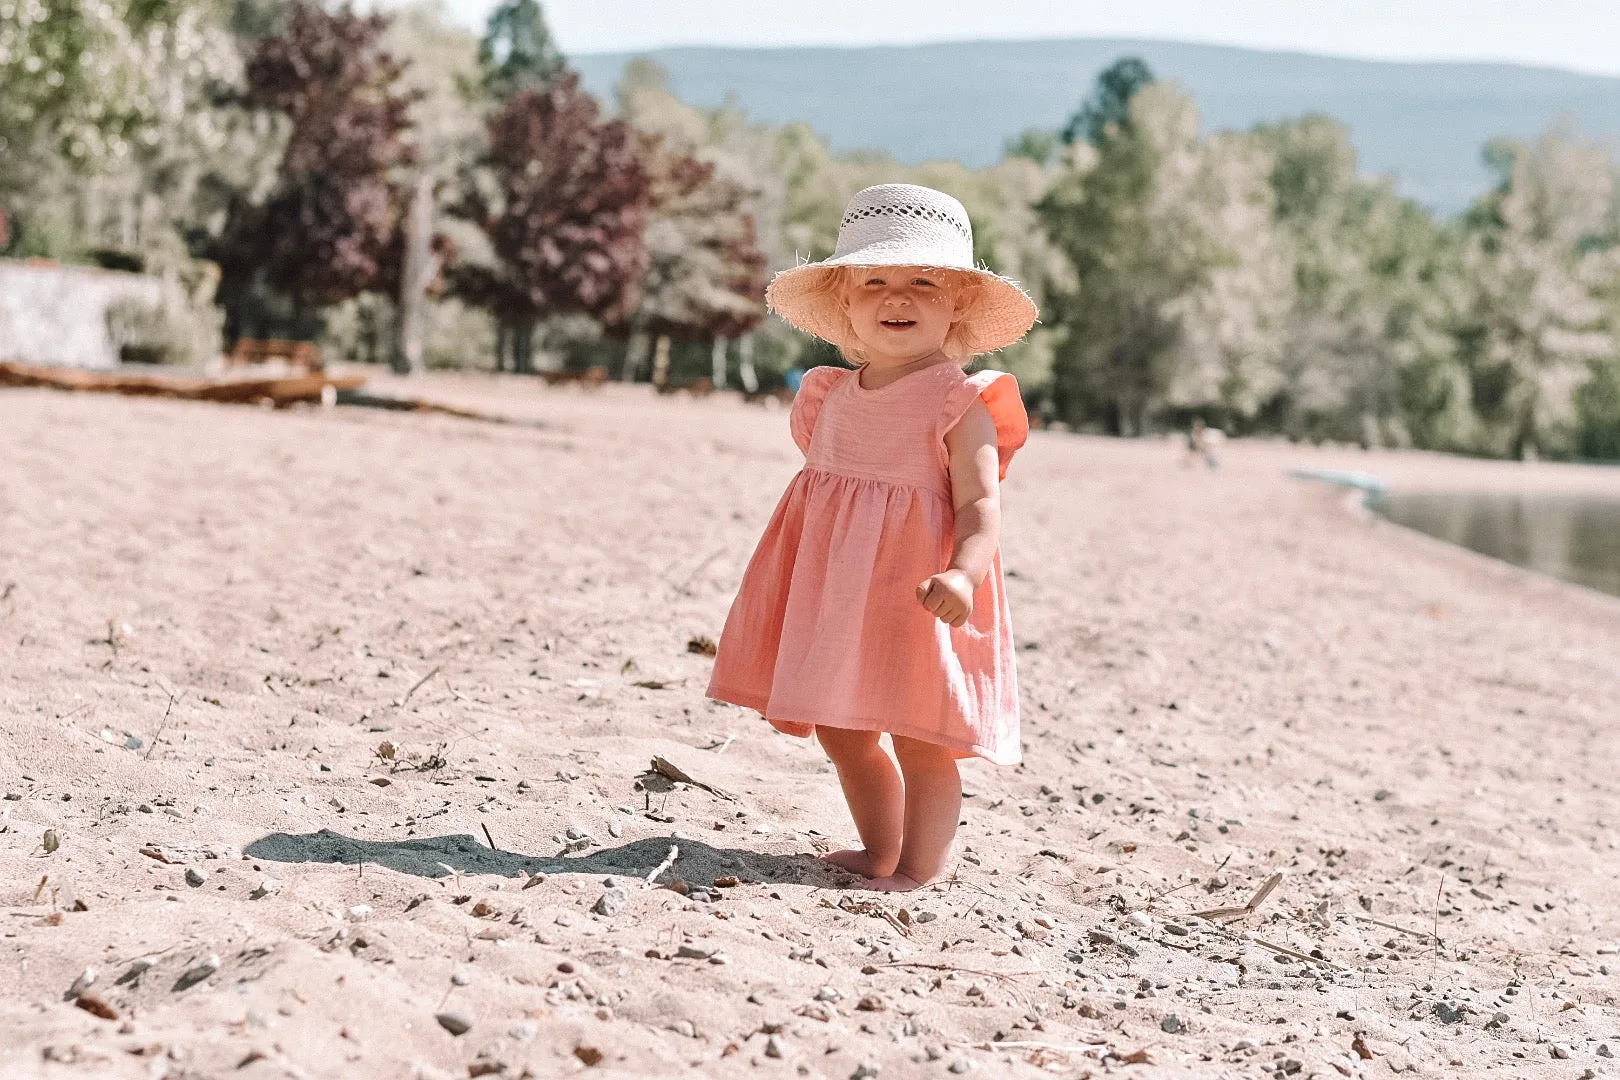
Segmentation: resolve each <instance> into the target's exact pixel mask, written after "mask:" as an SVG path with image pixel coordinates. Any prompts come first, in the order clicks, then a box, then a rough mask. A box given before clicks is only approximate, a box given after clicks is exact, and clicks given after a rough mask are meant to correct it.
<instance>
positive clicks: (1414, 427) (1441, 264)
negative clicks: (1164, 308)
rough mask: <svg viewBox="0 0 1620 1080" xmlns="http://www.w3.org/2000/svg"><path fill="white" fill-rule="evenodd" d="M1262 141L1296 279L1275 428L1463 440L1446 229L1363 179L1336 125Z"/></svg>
mask: <svg viewBox="0 0 1620 1080" xmlns="http://www.w3.org/2000/svg"><path fill="white" fill-rule="evenodd" d="M1254 137H1255V138H1256V139H1257V140H1259V142H1260V143H1261V145H1263V146H1264V147H1266V149H1267V150H1268V151H1269V152H1270V153H1271V155H1272V158H1273V161H1274V165H1273V168H1272V170H1271V187H1272V191H1273V193H1274V194H1275V198H1276V221H1277V226H1278V228H1279V229H1280V230H1281V232H1282V234H1283V236H1284V237H1285V238H1286V241H1287V243H1288V247H1289V259H1290V261H1291V263H1292V267H1291V269H1292V275H1293V290H1292V296H1293V302H1292V304H1291V305H1290V307H1289V310H1288V311H1287V313H1286V315H1285V316H1284V317H1283V320H1282V330H1281V334H1282V343H1281V345H1282V347H1281V362H1280V386H1279V388H1278V392H1277V394H1276V395H1275V397H1274V398H1273V400H1272V401H1271V402H1269V403H1268V405H1267V412H1268V416H1267V420H1268V422H1269V423H1271V424H1274V425H1276V426H1278V427H1280V428H1281V429H1282V430H1283V431H1285V432H1287V433H1289V434H1290V435H1293V436H1295V437H1309V438H1333V439H1343V440H1347V441H1360V442H1362V443H1364V444H1368V445H1380V444H1395V445H1407V444H1413V443H1416V444H1421V445H1454V444H1455V442H1456V440H1457V439H1459V438H1461V437H1462V432H1464V431H1465V430H1466V429H1467V428H1468V426H1469V423H1470V420H1469V416H1470V415H1471V414H1469V413H1468V412H1467V410H1466V395H1462V396H1461V397H1459V396H1458V395H1456V394H1454V393H1453V392H1452V390H1453V388H1454V386H1455V377H1456V375H1457V374H1458V371H1457V368H1456V365H1455V348H1454V342H1453V340H1452V338H1451V337H1450V334H1449V326H1450V320H1451V317H1452V312H1453V310H1454V306H1455V296H1454V291H1455V283H1456V280H1457V275H1456V273H1455V271H1454V267H1453V262H1454V259H1453V247H1452V245H1451V244H1449V242H1448V239H1447V236H1446V235H1445V233H1444V231H1443V230H1442V229H1441V228H1440V227H1439V226H1438V225H1437V224H1436V223H1435V222H1434V220H1433V219H1432V218H1431V216H1430V215H1429V213H1428V212H1427V211H1426V210H1424V209H1423V208H1422V207H1421V206H1418V205H1417V204H1415V203H1412V202H1411V201H1409V200H1406V199H1402V198H1401V197H1400V196H1398V195H1397V194H1396V193H1395V191H1394V190H1393V186H1392V185H1391V184H1390V183H1389V182H1388V181H1384V180H1379V181H1373V180H1365V179H1362V178H1361V177H1360V176H1358V175H1357V172H1356V155H1355V149H1354V147H1353V146H1352V145H1351V143H1350V134H1349V132H1348V131H1347V130H1346V129H1345V128H1344V126H1343V125H1342V124H1339V123H1338V122H1337V121H1334V120H1332V119H1330V118H1328V117H1325V116H1306V117H1303V118H1301V119H1298V120H1290V121H1285V122H1282V123H1278V124H1274V125H1264V126H1261V127H1259V128H1257V129H1256V130H1255V133H1254ZM1459 405H1461V406H1463V407H1464V408H1463V409H1462V410H1461V411H1459Z"/></svg>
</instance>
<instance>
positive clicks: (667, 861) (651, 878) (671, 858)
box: [642, 844, 681, 889]
mask: <svg viewBox="0 0 1620 1080" xmlns="http://www.w3.org/2000/svg"><path fill="white" fill-rule="evenodd" d="M680 854H681V849H680V848H679V847H677V846H675V845H674V844H671V845H669V854H668V855H665V856H664V861H663V862H661V863H659V864H658V865H657V866H655V867H653V868H652V872H651V873H649V874H648V875H647V884H645V885H644V886H642V888H645V889H650V888H652V887H653V882H655V881H657V880H658V875H660V874H662V873H663V872H664V871H665V870H668V869H669V868H670V867H672V866H674V865H675V860H676V859H678V858H679V857H680Z"/></svg>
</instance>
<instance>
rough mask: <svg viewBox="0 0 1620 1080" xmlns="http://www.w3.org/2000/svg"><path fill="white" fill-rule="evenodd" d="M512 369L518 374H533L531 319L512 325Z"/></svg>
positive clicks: (532, 328)
mask: <svg viewBox="0 0 1620 1080" xmlns="http://www.w3.org/2000/svg"><path fill="white" fill-rule="evenodd" d="M512 370H513V371H515V372H517V373H518V374H519V375H533V374H534V320H533V319H525V320H523V321H522V322H520V323H518V324H516V325H515V326H513V327H512Z"/></svg>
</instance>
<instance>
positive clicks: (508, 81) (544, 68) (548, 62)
mask: <svg viewBox="0 0 1620 1080" xmlns="http://www.w3.org/2000/svg"><path fill="white" fill-rule="evenodd" d="M478 63H479V66H480V67H481V68H482V69H483V72H484V75H483V81H484V89H485V90H486V91H487V92H488V93H489V94H490V95H491V96H492V97H495V98H497V99H499V100H505V99H507V98H510V97H513V96H514V95H516V94H520V93H522V92H524V91H526V90H544V89H545V88H546V87H547V86H549V85H550V84H551V83H553V82H555V81H556V80H557V79H560V78H562V77H563V75H564V74H565V73H566V72H567V70H568V65H567V61H565V60H564V59H563V55H562V53H561V52H560V51H559V50H558V49H557V46H556V43H555V42H553V41H552V39H551V30H550V29H549V28H548V27H547V26H546V16H545V12H544V11H543V10H541V7H540V5H539V3H538V2H537V0H504V2H503V3H501V4H500V5H499V6H498V7H496V8H495V10H494V11H492V12H491V13H490V16H489V22H488V24H487V29H486V30H485V32H484V40H483V42H482V43H481V44H480V45H479V47H478Z"/></svg>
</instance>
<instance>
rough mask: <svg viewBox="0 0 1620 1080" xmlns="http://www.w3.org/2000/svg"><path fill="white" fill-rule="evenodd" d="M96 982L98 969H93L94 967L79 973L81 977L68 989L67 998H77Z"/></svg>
mask: <svg viewBox="0 0 1620 1080" xmlns="http://www.w3.org/2000/svg"><path fill="white" fill-rule="evenodd" d="M95 981H96V969H95V968H93V967H87V968H85V969H84V970H83V971H81V972H80V973H79V977H78V978H77V979H74V980H73V985H72V986H70V987H68V990H67V995H66V997H67V998H76V997H78V996H79V995H80V994H82V993H84V991H85V990H87V989H89V988H90V986H91V985H92V984H93V983H94V982H95Z"/></svg>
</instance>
